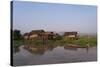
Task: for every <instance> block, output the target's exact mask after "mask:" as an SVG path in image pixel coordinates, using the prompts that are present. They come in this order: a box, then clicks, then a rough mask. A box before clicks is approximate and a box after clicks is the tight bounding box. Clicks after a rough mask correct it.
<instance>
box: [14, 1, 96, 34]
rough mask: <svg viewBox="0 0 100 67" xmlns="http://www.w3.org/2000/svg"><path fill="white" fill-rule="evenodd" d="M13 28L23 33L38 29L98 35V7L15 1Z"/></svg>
mask: <svg viewBox="0 0 100 67" xmlns="http://www.w3.org/2000/svg"><path fill="white" fill-rule="evenodd" d="M13 28H14V29H19V30H21V32H22V33H25V32H29V31H31V30H36V29H44V30H46V31H56V32H64V31H78V32H80V33H97V7H96V6H83V5H71V4H70V5H69V4H50V3H36V2H21V1H14V3H13Z"/></svg>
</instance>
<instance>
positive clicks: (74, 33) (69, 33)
mask: <svg viewBox="0 0 100 67" xmlns="http://www.w3.org/2000/svg"><path fill="white" fill-rule="evenodd" d="M67 35H77V32H65V33H64V36H67Z"/></svg>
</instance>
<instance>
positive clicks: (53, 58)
mask: <svg viewBox="0 0 100 67" xmlns="http://www.w3.org/2000/svg"><path fill="white" fill-rule="evenodd" d="M23 47H24V46H20V48H19V50H18V52H14V53H13V64H14V66H16V65H37V64H54V63H70V62H85V61H96V60H97V48H96V47H92V48H64V47H63V46H56V47H52V48H46V47H45V48H42V47H41V48H42V49H41V50H39V49H38V50H34V51H29V50H27V49H24V48H23Z"/></svg>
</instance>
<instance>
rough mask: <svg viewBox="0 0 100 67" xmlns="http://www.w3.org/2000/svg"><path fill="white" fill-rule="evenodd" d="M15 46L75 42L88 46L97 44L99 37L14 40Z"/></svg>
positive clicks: (75, 43) (62, 44)
mask: <svg viewBox="0 0 100 67" xmlns="http://www.w3.org/2000/svg"><path fill="white" fill-rule="evenodd" d="M13 44H14V47H19V46H21V45H37V46H41V45H44V44H49V45H50V44H51V45H52V44H54V45H58V46H64V45H67V44H74V45H80V46H86V44H89V45H90V46H96V45H97V38H96V37H89V38H88V37H80V38H79V39H78V40H70V39H66V38H62V39H61V40H47V41H44V42H43V41H42V40H14V41H13Z"/></svg>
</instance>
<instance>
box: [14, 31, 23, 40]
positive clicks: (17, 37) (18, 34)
mask: <svg viewBox="0 0 100 67" xmlns="http://www.w3.org/2000/svg"><path fill="white" fill-rule="evenodd" d="M13 39H14V40H20V39H22V35H21V33H20V30H14V31H13Z"/></svg>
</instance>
